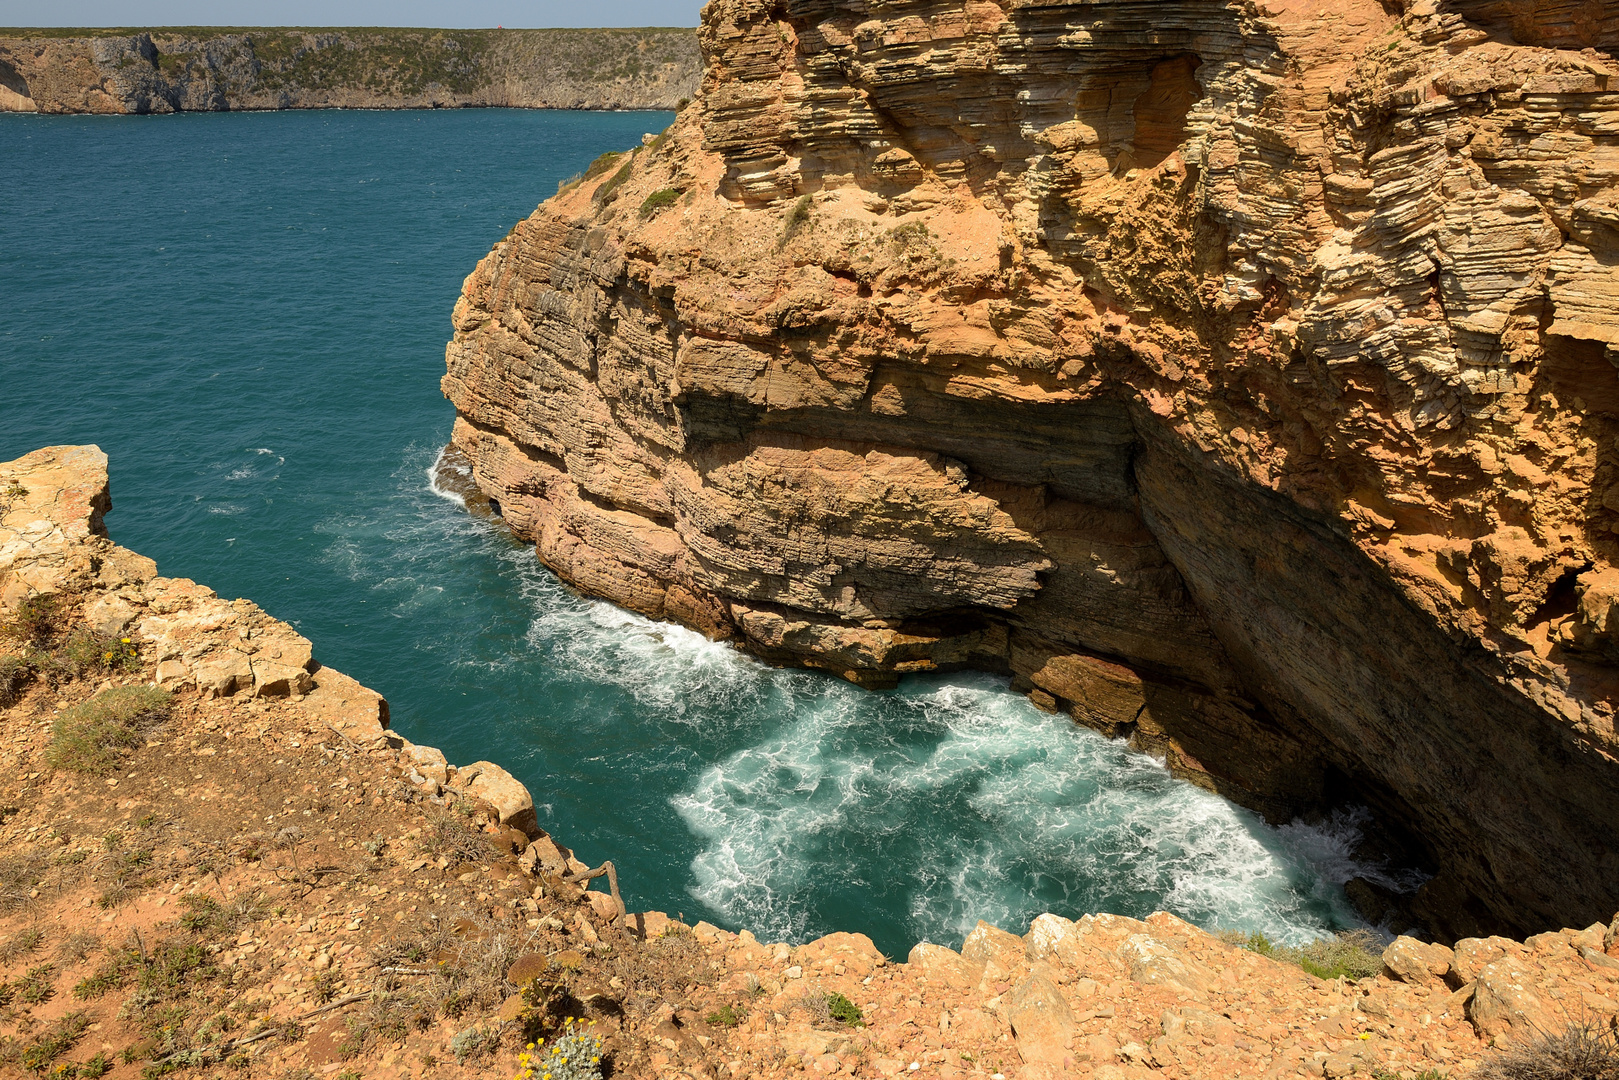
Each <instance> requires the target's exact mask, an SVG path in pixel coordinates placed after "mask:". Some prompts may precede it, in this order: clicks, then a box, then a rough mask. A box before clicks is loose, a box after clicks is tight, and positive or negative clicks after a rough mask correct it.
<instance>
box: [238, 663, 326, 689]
mask: <svg viewBox="0 0 1619 1080" xmlns="http://www.w3.org/2000/svg"><path fill="white" fill-rule="evenodd" d="M250 665H251V667H252V669H253V696H255V697H291V696H292V695H293V694H307V693H309V691H310V690H312V689H313V688H314V686H315V680H313V679H311V678H310V677H309V672H307V671H305V670H304V669H303V668H301V667H294V666H293V665H291V664H283V663H281V662H279V661H277V660H265V659H263V658H261V657H258V656H255V657H253V658H252V660H251V661H250Z"/></svg>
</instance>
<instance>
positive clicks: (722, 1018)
mask: <svg viewBox="0 0 1619 1080" xmlns="http://www.w3.org/2000/svg"><path fill="white" fill-rule="evenodd" d="M747 1018H748V1014H747V1013H745V1012H743V1011H742V1010H741V1009H739V1008H737V1007H736V1006H734V1005H721V1006H720V1007H719V1008H717V1009H715V1010H714V1011H713V1012H711V1013H709V1014H708V1015H707V1016H706V1017H704V1019H705V1020H707V1021H708V1022H709V1023H710V1024H713V1025H714V1026H715V1027H736V1026H737V1025H738V1024H740V1023H741V1022H742V1021H744V1020H746V1019H747Z"/></svg>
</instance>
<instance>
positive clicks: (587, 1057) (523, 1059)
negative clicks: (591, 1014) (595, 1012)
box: [513, 1016, 602, 1080]
mask: <svg viewBox="0 0 1619 1080" xmlns="http://www.w3.org/2000/svg"><path fill="white" fill-rule="evenodd" d="M595 1024H596V1021H594V1020H592V1021H590V1023H588V1024H584V1023H580V1022H579V1021H577V1020H575V1019H574V1018H573V1017H571V1016H570V1017H569V1018H568V1020H567V1023H566V1024H564V1025H563V1030H562V1035H561V1036H560V1037H558V1038H557V1040H556V1041H555V1042H553V1043H552V1044H551V1045H550V1046H545V1047H544V1049H541V1046H542V1045H543V1043H544V1040H538V1041H536V1042H532V1043H529V1044H528V1046H527V1048H525V1049H524V1051H523V1052H522V1053H521V1054H519V1055H518V1056H517V1076H516V1077H514V1078H513V1080H535V1078H536V1077H545V1078H547V1080H601V1075H602V1068H601V1060H602V1040H601V1036H599V1035H597V1034H595V1033H594V1032H592V1031H591V1030H590V1029H591V1028H592V1027H594V1026H595Z"/></svg>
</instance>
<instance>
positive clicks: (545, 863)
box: [518, 830, 570, 874]
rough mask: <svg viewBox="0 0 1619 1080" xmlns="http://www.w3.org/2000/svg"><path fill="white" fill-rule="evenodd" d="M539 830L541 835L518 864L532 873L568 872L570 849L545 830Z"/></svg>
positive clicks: (524, 853) (530, 845)
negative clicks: (561, 844)
mask: <svg viewBox="0 0 1619 1080" xmlns="http://www.w3.org/2000/svg"><path fill="white" fill-rule="evenodd" d="M537 831H539V833H540V835H539V837H538V838H537V839H536V840H535V841H534V842H533V843H531V844H529V846H528V848H527V850H525V851H524V852H523V857H522V858H521V859H519V860H518V864H519V865H520V866H522V868H523V870H524V871H525V872H527V873H530V874H566V873H567V872H568V856H569V854H570V853H569V851H568V850H567V849H566V848H564V847H561V846H559V845H558V844H557V842H556V841H555V840H553V839H551V837H549V836H548V835H546V833H545V832H544V830H537Z"/></svg>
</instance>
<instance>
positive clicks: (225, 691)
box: [191, 649, 253, 697]
mask: <svg viewBox="0 0 1619 1080" xmlns="http://www.w3.org/2000/svg"><path fill="white" fill-rule="evenodd" d="M191 671H192V674H193V675H194V676H195V677H196V680H197V689H198V690H201V691H202V692H203V693H204V694H207V695H208V696H210V697H230V696H231V695H232V694H234V693H236V692H237V691H238V690H246V689H247V688H248V687H250V686H252V685H253V664H252V662H251V661H249V660H248V658H247V657H246V656H244V655H243V654H242V653H239V652H237V651H236V650H235V649H220V650H217V651H215V652H211V653H209V654H208V655H207V656H205V657H203V658H202V659H201V660H198V661H197V662H196V664H194V665H193V666H192V669H191Z"/></svg>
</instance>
